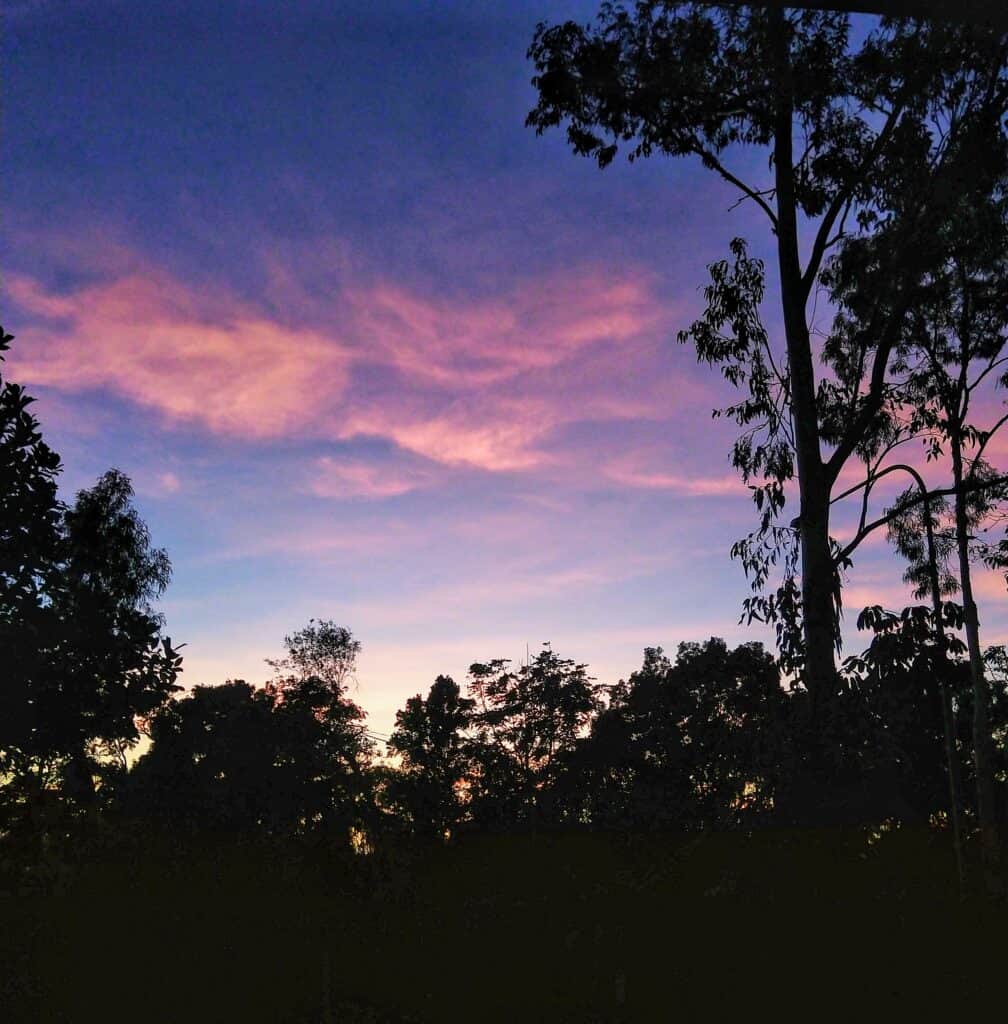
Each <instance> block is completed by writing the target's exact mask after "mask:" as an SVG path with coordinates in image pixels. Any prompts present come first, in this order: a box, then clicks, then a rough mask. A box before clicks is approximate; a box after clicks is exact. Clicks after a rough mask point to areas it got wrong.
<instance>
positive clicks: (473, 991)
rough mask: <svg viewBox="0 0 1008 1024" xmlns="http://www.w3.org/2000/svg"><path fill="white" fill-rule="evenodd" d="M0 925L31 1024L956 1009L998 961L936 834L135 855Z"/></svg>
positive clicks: (11, 987) (8, 1010)
mask: <svg viewBox="0 0 1008 1024" xmlns="http://www.w3.org/2000/svg"><path fill="white" fill-rule="evenodd" d="M0 914H2V917H3V938H2V940H0V941H2V948H0V953H2V957H3V972H4V978H3V982H2V988H0V992H2V998H3V1000H4V1003H5V1004H6V1006H5V1008H4V1012H3V1013H0V1018H2V1019H3V1020H5V1021H10V1022H17V1021H22V1020H25V1021H39V1022H45V1024H50V1022H51V1024H58V1022H66V1024H79V1022H86V1021H101V1022H103V1024H119V1022H120V1021H121V1022H123V1024H127V1022H128V1024H160V1022H165V1024H168V1022H171V1024H176V1022H194V1024H201V1022H211V1021H212V1022H217V1021H220V1022H232V1021H235V1022H239V1021H240V1022H253V1021H254V1022H259V1021H263V1022H275V1024H285V1022H291V1024H293V1022H324V1024H329V1022H346V1024H354V1022H376V1024H377V1022H385V1021H389V1022H392V1021H398V1022H407V1021H412V1022H442V1021H445V1022H454V1021H459V1022H462V1021H465V1022H472V1021H481V1022H496V1021H501V1022H505V1021H507V1022H513V1021H584V1022H591V1021H663V1020H683V1021H694V1020H696V1021H699V1020H710V1019H713V1020H721V1019H728V1018H730V1017H736V1016H742V1015H744V1016H746V1017H751V1016H753V1015H755V1014H757V1013H759V1014H760V1015H765V1014H766V1013H771V1014H774V1015H777V1016H781V1015H783V1016H785V1017H792V1016H796V1015H797V1014H801V1015H802V1016H808V1017H816V1018H827V1019H833V1018H843V1017H847V1018H849V1019H855V1018H854V1015H855V1014H856V1015H857V1018H867V1019H875V1018H877V1017H881V1016H882V1015H886V1016H890V1017H891V1016H892V1015H894V1014H895V1015H898V1019H904V1018H905V1017H906V1016H907V1014H910V1013H914V1014H919V1013H926V1014H927V1016H928V1017H931V1016H933V1015H934V1014H936V1013H939V1012H954V1013H956V1015H960V1014H963V1013H970V1012H972V1011H975V1010H978V1009H981V1008H986V1006H987V1005H988V1004H989V1003H990V1001H991V999H992V997H993V996H994V994H995V993H998V992H1000V991H1001V990H1002V986H1003V964H1004V957H1005V954H1006V953H1008V939H1006V935H1008V929H1006V925H1008V915H1006V912H1005V909H1004V907H1003V905H1001V904H997V903H992V902H990V901H989V900H984V899H981V898H980V897H968V898H965V899H962V898H960V896H959V894H958V890H957V887H956V885H955V879H954V873H953V871H952V862H951V854H950V851H949V847H948V842H947V836H945V835H943V834H941V833H930V832H923V831H917V832H915V831H911V830H907V829H901V830H894V831H892V832H889V833H887V834H884V835H882V836H881V837H879V838H877V840H876V841H875V842H874V843H873V844H872V845H870V846H869V845H867V844H866V842H865V834H864V833H863V832H856V833H846V834H838V833H827V832H816V833H811V832H810V833H795V832H789V833H785V832H779V833H774V832H764V833H759V834H756V835H753V836H748V837H746V836H741V835H737V834H720V835H707V836H701V837H696V836H692V837H681V836H626V835H598V834H584V835H570V834H568V835H555V836H548V835H547V836H543V835H539V836H521V837H515V836H508V837H481V838H469V839H464V840H460V841H458V842H456V843H453V844H451V845H449V846H448V847H446V848H443V849H433V850H432V849H426V850H424V849H407V848H404V847H398V848H396V849H394V850H390V851H378V852H377V853H375V854H372V855H370V856H366V857H361V856H353V855H347V854H342V853H341V854H334V853H332V852H326V851H324V850H315V851H304V850H300V849H299V850H297V851H291V850H286V851H285V850H282V849H276V848H274V849H267V848H264V847H262V846H243V845H241V844H237V843H233V842H230V843H225V842H217V843H213V844H210V843H203V844H202V846H201V848H199V849H197V848H196V847H195V846H194V845H193V844H185V843H181V842H178V841H168V840H164V841H162V842H160V843H158V844H155V843H152V842H151V841H150V840H149V839H148V840H144V842H143V843H134V844H133V845H132V848H131V849H129V850H124V849H119V851H118V852H117V853H115V854H110V853H106V854H105V855H104V856H103V857H101V858H100V859H92V860H90V861H88V862H87V863H86V864H84V865H81V866H78V867H74V868H72V869H70V870H69V871H68V872H67V873H66V876H65V877H64V878H62V880H61V881H59V883H58V884H57V885H55V886H54V887H53V891H50V892H34V893H30V892H24V891H21V892H9V893H8V894H6V895H4V896H2V897H0ZM999 1000H1000V997H998V1001H999Z"/></svg>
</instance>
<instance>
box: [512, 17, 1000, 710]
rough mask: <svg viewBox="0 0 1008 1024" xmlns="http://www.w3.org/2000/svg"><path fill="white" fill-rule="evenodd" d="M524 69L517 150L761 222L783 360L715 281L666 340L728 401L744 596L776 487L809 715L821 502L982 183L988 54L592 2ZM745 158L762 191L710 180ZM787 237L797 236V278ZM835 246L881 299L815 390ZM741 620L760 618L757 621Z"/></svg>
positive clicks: (990, 42)
mask: <svg viewBox="0 0 1008 1024" xmlns="http://www.w3.org/2000/svg"><path fill="white" fill-rule="evenodd" d="M529 56H530V58H531V59H532V61H533V62H534V64H535V67H536V71H537V74H536V76H535V78H533V85H534V86H535V87H536V88H537V90H538V93H539V102H538V105H537V106H536V108H535V109H534V110H533V111H532V112H531V113H530V114H529V117H528V123H529V124H530V125H531V126H533V127H535V128H536V130H537V131H538V132H542V131H544V130H545V129H547V128H550V127H553V126H556V125H559V124H561V123H566V125H567V137H568V140H569V142H570V144H571V146H572V148H573V149H574V151H575V152H576V153H578V154H580V155H584V156H592V157H594V158H595V159H596V160H597V161H598V163H599V165H600V166H602V167H604V166H606V165H607V164H609V163H611V162H612V160H613V158H614V157H615V155H616V152H617V150H618V147H619V146H620V145H621V144H624V143H626V144H629V145H630V147H631V148H630V157H631V159H636V158H639V157H646V156H650V155H652V154H653V153H663V154H667V155H670V156H687V155H692V156H695V157H697V158H699V159H700V160H701V161H702V162H703V164H704V165H705V166H706V167H707V168H709V169H710V170H711V171H713V172H715V173H717V174H719V175H720V176H721V177H722V178H723V179H724V180H726V181H727V182H729V183H730V184H731V185H732V186H733V187H735V188H737V189H738V190H739V191H740V192H741V194H742V197H743V198H746V199H748V200H750V201H752V202H754V203H755V204H756V205H757V206H758V207H759V208H760V209H761V210H762V211H763V213H764V214H765V215H766V217H767V219H768V221H769V222H770V227H771V230H772V232H773V235H774V239H775V247H776V250H777V271H778V279H779V280H778V283H779V286H780V295H781V314H782V317H783V324H784V331H783V333H784V346H783V351H782V352H778V353H777V355H776V356H775V355H774V353H773V351H772V349H771V348H770V347H769V346H768V344H767V342H766V338H765V332H764V333H761V332H760V331H759V330H756V329H754V328H755V325H754V323H753V321H752V317H751V315H750V314H751V311H752V307H751V306H750V307H748V308H747V307H745V306H742V307H740V306H738V305H737V304H733V302H734V300H735V299H736V298H737V297H738V295H739V289H738V288H735V289H732V288H727V287H722V288H721V289H720V292H719V291H718V281H717V280H715V282H714V286H713V287H714V289H715V292H714V294H712V295H709V296H708V298H709V302H710V303H711V305H712V307H713V308H711V309H709V311H708V315H707V316H706V317H705V318H704V319H703V320H702V321H700V322H698V324H697V325H694V328H693V329H691V330H690V331H688V332H686V336H687V337H690V338H692V340H693V341H694V342H695V343H696V344H697V350H698V355H699V356H700V357H701V358H704V359H708V360H710V361H712V362H724V363H725V364H726V370H725V372H726V375H727V376H729V379H732V380H733V381H734V382H735V383H745V384H747V386H748V388H749V396H748V398H747V399H745V400H744V401H743V402H741V403H740V404H739V405H738V406H736V407H734V408H733V410H732V413H733V415H734V416H735V418H736V419H737V420H738V422H739V423H740V425H742V426H743V427H744V428H745V430H746V433H745V434H744V435H743V438H742V439H741V441H740V443H739V444H738V445H736V449H735V456H734V457H735V462H736V465H738V467H739V468H740V470H741V471H742V474H743V477H744V478H745V479H746V481H747V482H748V481H749V480H750V479H752V480H754V481H756V482H755V483H754V484H753V485H752V487H753V495H754V498H755V500H756V501H757V505H758V506H759V508H760V509H761V512H762V513H763V515H762V521H761V527H760V530H759V531H757V534H756V535H755V536H754V537H752V538H750V541H749V543H748V545H747V546H745V547H743V548H741V549H736V553H737V554H739V555H740V556H741V557H743V559H744V560H746V559H748V562H749V565H748V567H749V568H750V569H753V570H754V571H755V572H756V573H757V574H758V575H760V577H761V579H762V580H765V578H766V575H765V574H766V573H767V572H769V566H770V564H771V563H772V562H773V561H774V560H775V559H776V557H777V552H778V551H779V549H780V545H781V543H785V542H786V540H787V538H786V536H783V534H784V533H786V531H783V530H782V529H781V528H779V527H776V519H777V517H778V516H779V514H780V512H781V511H782V509H783V507H784V503H785V488H786V486H787V485H788V484H789V482H790V481H791V480H792V479H793V478H796V479H797V489H798V499H799V514H798V516H797V518H796V519H795V521H794V524H793V528H794V531H795V532H796V534H797V540H798V553H797V556H796V557H795V561H794V566H795V569H796V570H797V569H798V568H799V566H800V576H801V585H800V602H798V603H797V604H796V602H795V600H794V597H795V596H797V595H796V594H794V593H792V589H791V588H789V584H788V580H787V579H785V583H784V589H783V591H782V592H779V593H778V595H777V597H778V599H779V600H780V599H783V600H784V602H785V613H786V614H790V615H792V618H794V621H795V622H796V623H797V622H798V621H799V620H800V622H801V627H802V633H803V645H802V651H801V654H802V658H803V665H802V669H803V679H804V681H805V683H806V685H807V686H808V687H809V690H810V693H811V696H812V701H811V705H810V706H811V708H812V709H813V712H814V713H815V711H816V709H821V708H822V707H823V706H824V705H826V704H828V703H829V702H830V699H831V698H832V697H833V696H834V695H835V694H836V693H837V690H838V679H837V674H836V667H835V657H834V651H835V647H836V643H837V614H838V599H839V580H838V574H837V558H836V554H837V553H836V550H835V546H834V545H833V543H832V542H831V538H830V532H829V521H830V505H831V498H832V494H833V489H834V486H835V484H836V481H837V479H838V476H839V474H840V472H841V470H842V469H843V468H844V466H845V465H846V464H847V462H848V460H849V459H850V458H851V457H852V456H853V455H855V454H856V453H857V452H858V450H859V448H863V447H864V446H865V445H866V443H867V444H868V447H869V448H870V447H871V440H872V438H873V436H874V433H875V431H876V429H877V425H878V423H877V421H878V418H879V415H880V412H881V410H882V408H883V405H884V402H885V398H886V393H887V385H888V383H889V379H890V364H891V358H892V355H893V350H894V346H895V344H896V341H897V337H898V333H899V329H900V327H901V325H902V323H903V320H904V317H905V314H906V311H907V310H908V309H909V308H911V307H912V306H913V304H914V303H915V301H916V300H917V298H918V296H919V292H920V288H921V279H922V277H923V275H924V273H925V271H926V270H927V268H928V267H929V266H931V265H932V264H934V263H936V262H938V261H939V258H940V253H939V252H938V251H937V248H938V241H937V240H938V238H939V237H940V234H941V232H940V230H938V229H939V228H940V227H941V225H943V224H944V223H946V222H947V221H948V220H949V218H950V217H952V216H954V214H955V211H956V209H957V201H958V199H959V198H960V197H961V195H962V194H963V192H964V191H967V192H968V191H969V188H970V187H972V186H971V184H970V183H971V182H972V180H973V178H972V175H973V173H974V171H975V170H976V169H977V168H978V167H981V166H985V164H987V163H989V158H990V152H989V143H990V140H991V129H992V126H993V127H994V128H995V129H996V130H997V131H999V130H1000V118H1001V116H1002V115H1003V113H1004V110H1005V102H1006V92H1008V83H1006V82H1005V76H1004V70H1005V46H1004V40H1003V38H1002V37H1001V36H998V35H996V34H994V33H992V32H990V31H989V30H985V29H983V28H977V27H964V26H951V25H936V24H929V23H917V22H902V23H898V22H894V21H886V20H884V21H883V22H882V23H881V26H880V27H879V28H878V29H877V30H875V31H874V32H872V33H871V34H870V35H869V37H868V38H867V39H866V40H865V42H864V43H863V44H862V45H861V48H860V50H859V51H857V52H856V53H852V52H851V51H850V45H849V20H848V18H847V16H846V15H844V14H839V13H836V12H820V11H807V10H805V11H787V12H785V11H783V10H778V9H773V10H766V9H759V8H734V7H733V8H724V9H717V8H713V7H706V6H703V5H691V6H689V5H680V4H672V3H663V2H657V0H643V2H640V3H637V4H636V5H635V6H634V8H633V10H632V11H628V10H627V9H625V8H623V7H621V6H616V5H612V4H604V5H603V6H602V8H601V11H600V14H599V17H598V19H597V21H596V23H595V25H594V26H587V27H582V26H580V25H577V24H575V23H573V22H567V23H565V24H562V25H556V26H548V25H545V24H541V25H540V26H539V27H538V29H537V31H536V34H535V37H534V40H533V42H532V45H531V48H530V50H529ZM953 108H954V112H955V116H954V117H949V118H947V120H944V121H943V123H941V124H940V125H938V126H937V129H936V122H937V121H938V120H942V119H943V116H944V115H945V114H947V113H948V112H949V111H950V110H952V109H953ZM745 146H756V147H760V148H762V149H764V150H765V151H767V152H768V155H769V158H770V159H769V166H770V168H771V178H770V180H769V182H767V183H766V184H765V185H763V186H757V185H753V184H750V183H747V182H745V181H744V180H742V179H741V178H740V177H739V176H738V175H736V174H735V173H734V172H733V171H732V170H731V169H730V167H729V166H728V163H727V160H728V158H729V156H730V155H731V152H732V151H733V150H734V149H737V148H739V147H745ZM799 220H804V221H805V222H807V223H808V225H809V228H808V233H809V234H810V235H811V238H812V243H811V246H810V247H809V250H808V253H807V256H806V257H805V258H804V260H803V258H802V253H801V251H800V246H799ZM838 247H839V251H840V252H841V253H843V254H846V255H851V256H855V257H856V259H853V258H852V259H848V260H847V263H846V264H845V265H846V266H851V265H853V264H854V263H858V264H859V265H860V266H861V267H862V269H863V268H864V267H866V266H868V265H869V264H870V268H871V271H872V272H873V273H876V274H878V275H880V278H881V279H882V280H885V281H887V283H888V285H889V287H888V289H887V292H886V295H885V297H884V300H883V298H882V297H881V296H880V297H878V298H877V300H876V301H875V303H874V305H873V306H872V308H871V309H870V311H869V315H868V316H867V317H866V318H865V323H866V328H865V329H864V330H863V331H860V332H857V333H848V334H845V335H843V337H842V338H841V337H839V336H836V335H837V332H835V331H834V332H833V333H834V338H833V344H832V345H831V346H828V347H827V355H828V356H829V357H830V360H831V365H832V367H833V370H834V372H835V376H836V378H837V379H836V380H835V381H831V380H829V379H817V374H816V368H815V362H816V360H815V352H814V351H813V345H812V335H811V332H810V327H809V316H808V312H807V305H808V302H809V299H810V296H811V295H812V292H813V289H814V288H815V287H816V285H817V283H818V282H819V280H820V274H821V272H822V271H823V269H824V268H825V267H827V265H828V260H829V256H830V253H831V252H834V251H835V250H837V248H838ZM736 255H737V256H738V255H740V254H739V253H738V252H737V253H736ZM743 255H744V254H743ZM723 283H724V282H722V284H723ZM729 283H730V282H729ZM750 283H752V282H750ZM750 291H752V289H750ZM760 298H762V296H761V295H760ZM726 326H727V327H728V333H727V335H725V334H722V333H721V332H722V328H724V327H726ZM752 607H753V606H750V608H752ZM762 608H763V610H764V611H765V612H767V613H769V614H771V615H775V614H778V611H779V605H775V604H774V603H773V602H772V601H769V602H766V601H765V602H764V604H763V605H762Z"/></svg>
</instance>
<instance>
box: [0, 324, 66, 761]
mask: <svg viewBox="0 0 1008 1024" xmlns="http://www.w3.org/2000/svg"><path fill="white" fill-rule="evenodd" d="M12 340H13V336H12V335H10V334H7V333H6V332H5V331H4V330H3V329H2V328H0V362H2V360H3V358H4V357H3V355H2V353H4V352H6V351H7V350H8V349H9V347H10V342H11V341H12ZM33 401H34V399H32V398H31V397H30V396H29V395H27V394H26V393H25V390H24V388H22V387H21V386H19V385H17V384H14V383H12V382H10V381H7V380H4V379H3V377H2V375H0V664H2V665H3V682H2V685H0V778H3V777H4V776H7V775H9V774H10V773H17V774H21V773H23V772H24V771H25V770H26V769H27V761H28V760H30V759H31V757H32V754H33V743H32V734H33V729H34V724H33V719H34V711H33V705H32V697H31V693H32V686H33V682H34V681H35V680H37V679H38V677H39V675H40V673H41V671H42V663H41V652H42V650H43V648H44V646H45V642H44V640H45V637H46V635H47V633H48V631H49V628H50V623H51V610H50V609H49V607H48V601H47V598H46V587H47V582H48V581H49V576H50V571H51V567H52V560H53V553H54V552H55V550H56V549H57V546H58V543H59V523H60V514H61V510H60V504H59V501H58V499H57V493H56V480H57V477H58V476H59V472H60V459H59V456H58V455H57V454H56V453H55V452H54V451H53V450H52V449H51V448H50V447H49V446H48V445H47V444H46V443H45V441H43V440H42V435H41V432H40V430H39V424H38V420H36V419H35V417H34V416H33V415H32V414H31V412H30V411H29V406H30V405H31V403H32V402H33Z"/></svg>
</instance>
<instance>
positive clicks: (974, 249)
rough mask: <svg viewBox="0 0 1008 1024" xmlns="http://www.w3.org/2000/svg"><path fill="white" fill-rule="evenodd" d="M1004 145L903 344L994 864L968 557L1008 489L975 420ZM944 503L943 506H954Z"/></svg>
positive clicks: (1005, 332)
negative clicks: (940, 496) (936, 469)
mask: <svg viewBox="0 0 1008 1024" xmlns="http://www.w3.org/2000/svg"><path fill="white" fill-rule="evenodd" d="M999 143H1000V149H1001V150H1002V159H1001V160H999V161H997V162H996V163H995V164H994V167H995V169H996V170H997V171H998V172H999V173H998V174H997V175H996V176H995V177H993V178H992V180H991V181H990V182H989V183H986V182H985V184H987V185H988V187H987V188H985V189H984V192H983V194H979V195H974V196H973V197H971V198H972V201H971V202H963V204H962V206H961V208H960V210H959V212H958V216H957V218H956V220H955V222H954V223H953V224H951V225H950V226H949V229H948V230H947V231H946V232H945V233H944V235H943V238H942V242H943V246H944V251H945V258H944V260H943V262H942V263H941V264H940V265H938V266H936V267H935V268H934V270H933V271H932V272H931V273H930V274H929V276H928V288H927V291H926V292H925V294H924V295H923V296H922V299H921V301H920V302H919V303H918V304H917V305H916V306H915V307H914V308H913V309H912V310H911V311H910V312H909V314H908V316H907V319H906V323H905V325H904V328H903V334H902V336H901V338H900V341H899V344H898V346H897V366H898V369H899V370H900V371H901V372H902V373H904V374H906V378H907V383H906V390H907V399H908V404H909V407H910V417H909V418H910V428H911V429H912V430H916V431H921V432H925V445H926V450H927V456H928V459H929V460H931V461H933V462H946V463H950V464H951V465H950V469H951V488H950V490H951V493H952V510H951V516H946V518H945V524H944V525H945V528H944V529H943V530H942V531H941V536H942V539H943V541H944V549H945V553H946V554H947V555H950V554H951V553H952V552H954V553H955V556H956V562H957V570H958V579H957V580H956V579H952V580H951V581H950V582H951V584H952V585H953V586H955V587H957V589H960V590H961V591H962V599H963V613H964V614H963V624H964V628H965V633H966V645H967V650H968V655H969V666H970V677H971V682H972V688H973V714H974V720H973V757H974V761H975V766H974V767H975V775H976V781H977V787H978V791H977V814H978V819H979V823H980V827H981V831H982V834H983V837H984V849H985V854H986V860H987V862H988V867H989V868H992V867H993V865H994V864H995V863H996V861H997V859H998V850H997V846H998V844H997V820H996V818H997V815H996V797H995V780H994V769H993V758H994V751H993V747H992V739H991V729H990V722H989V718H990V710H989V709H990V694H989V687H988V684H987V680H986V678H985V673H984V658H983V652H982V648H981V643H980V619H979V613H978V610H977V604H976V600H975V598H974V591H973V581H972V570H971V561H972V560H973V559H974V558H975V557H976V556H977V554H983V553H984V552H983V551H980V552H977V551H975V549H974V539H975V538H974V535H975V532H976V531H977V529H978V528H979V527H980V526H981V525H982V524H983V523H984V521H985V520H987V519H989V518H990V517H991V515H992V513H993V512H994V511H995V509H996V507H997V503H998V500H999V499H1004V498H1005V497H1006V496H1008V478H1006V477H1005V476H1003V475H999V474H998V473H997V472H996V470H995V469H994V467H993V466H992V465H991V464H990V463H989V462H988V461H987V459H986V458H985V454H986V453H987V452H988V451H989V450H990V442H991V440H992V439H993V438H994V436H995V434H996V433H997V431H998V430H999V429H1000V428H1001V427H1002V426H1003V425H1004V424H1005V422H1006V421H1008V414H1005V415H1001V416H999V417H997V418H996V419H995V417H994V416H993V415H990V420H989V421H988V423H986V424H985V425H984V427H983V428H981V427H979V426H977V425H976V424H975V422H974V419H975V416H976V413H977V410H978V409H980V410H983V407H984V406H985V405H987V404H988V402H985V401H984V394H983V388H984V386H989V385H994V387H995V388H1003V387H1004V386H1005V385H1006V384H1008V373H1005V372H1004V370H1003V367H1004V364H1005V363H1006V362H1008V356H1005V354H1004V352H1005V343H1006V340H1008V172H1006V170H1005V164H1006V163H1008V155H1006V153H1008V140H1006V139H1005V138H1004V137H1003V136H1000V138H999ZM991 148H994V147H993V145H992V147H991ZM985 171H986V169H985V168H980V169H979V170H978V174H977V176H978V177H979V178H981V179H983V178H984V177H985ZM866 287H867V286H866V284H865V283H864V282H861V283H859V284H856V285H852V288H853V289H855V290H856V291H858V292H863V291H864V290H865V289H866ZM1003 404H1004V403H1003V402H1002V405H1003ZM981 415H983V412H982V411H981ZM991 420H993V422H990V421H991ZM903 507H909V508H910V509H911V510H912V506H910V505H909V497H908V496H907V495H904V496H903V498H902V500H901V501H900V502H898V503H897V512H900V510H901V509H902V508H903ZM938 510H939V511H942V512H945V511H947V506H939V508H938ZM905 517H906V513H901V518H905ZM939 525H941V524H939ZM898 533H899V535H898V537H897V540H898V541H899V542H901V546H902V548H903V550H904V551H905V552H907V553H908V554H912V555H913V554H918V553H917V552H916V551H915V549H914V544H913V540H912V536H911V535H910V533H909V531H908V530H907V529H906V527H905V526H904V527H903V528H902V529H901V530H899V531H898ZM917 561H918V563H919V562H920V559H919V557H918V559H917ZM918 571H919V570H918ZM932 589H935V581H932Z"/></svg>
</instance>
